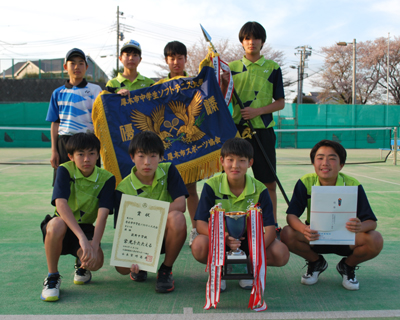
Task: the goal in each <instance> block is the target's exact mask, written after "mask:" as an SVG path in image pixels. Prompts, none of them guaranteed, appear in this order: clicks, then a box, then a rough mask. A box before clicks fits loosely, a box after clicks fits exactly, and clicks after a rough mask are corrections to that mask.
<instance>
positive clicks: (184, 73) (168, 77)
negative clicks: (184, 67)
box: [165, 71, 189, 80]
mask: <svg viewBox="0 0 400 320" xmlns="http://www.w3.org/2000/svg"><path fill="white" fill-rule="evenodd" d="M177 77H178V76H177ZM181 77H189V75H188V74H187V72H186V71H183V76H181ZM175 78H176V77H175ZM165 79H167V80H169V79H172V78H171V72H170V73H168V76H167V77H166V78H165Z"/></svg>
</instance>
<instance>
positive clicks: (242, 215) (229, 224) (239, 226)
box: [225, 211, 247, 259]
mask: <svg viewBox="0 0 400 320" xmlns="http://www.w3.org/2000/svg"><path fill="white" fill-rule="evenodd" d="M246 215H247V214H246V212H242V211H235V212H227V213H225V225H226V229H227V231H228V233H229V235H230V236H231V237H233V238H235V239H236V240H239V239H240V237H241V236H242V235H243V234H244V232H245V230H246ZM227 259H247V256H246V254H245V253H244V251H243V250H241V249H239V248H237V249H236V250H230V251H229V252H228V253H227Z"/></svg>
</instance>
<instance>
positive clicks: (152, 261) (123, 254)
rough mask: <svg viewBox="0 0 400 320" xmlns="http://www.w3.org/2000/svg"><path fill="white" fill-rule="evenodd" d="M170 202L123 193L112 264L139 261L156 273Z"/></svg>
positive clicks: (136, 262)
mask: <svg viewBox="0 0 400 320" xmlns="http://www.w3.org/2000/svg"><path fill="white" fill-rule="evenodd" d="M169 205H170V203H169V202H165V201H159V200H153V199H147V198H141V197H137V196H130V195H126V194H123V195H122V198H121V205H120V207H119V214H118V221H117V226H116V228H115V234H114V242H113V247H112V252H111V262H110V264H111V265H112V266H119V267H128V268H130V267H131V266H132V264H138V265H139V269H140V270H145V271H149V272H156V271H157V266H158V260H159V258H160V251H161V247H162V243H163V240H164V232H165V225H166V223H167V217H168V210H169Z"/></svg>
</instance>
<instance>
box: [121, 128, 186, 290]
mask: <svg viewBox="0 0 400 320" xmlns="http://www.w3.org/2000/svg"><path fill="white" fill-rule="evenodd" d="M129 154H130V156H131V159H132V161H133V162H134V163H135V166H134V167H133V168H132V173H131V174H130V175H128V176H127V177H126V178H125V179H124V180H122V181H121V182H120V184H119V185H118V187H117V190H116V196H115V198H116V201H115V217H114V218H115V225H116V222H117V220H116V219H117V218H118V209H119V205H120V203H121V196H122V194H123V193H125V194H129V195H133V196H138V197H144V198H149V199H155V200H161V201H168V202H170V203H171V204H170V206H169V211H168V217H167V225H166V227H165V234H164V243H163V247H162V249H161V253H165V259H164V262H163V263H162V264H161V266H160V268H159V270H158V272H157V282H156V291H157V292H161V293H167V292H171V291H173V290H174V289H175V286H174V278H173V276H172V266H173V264H174V262H175V260H176V258H177V257H178V255H179V252H180V251H181V249H182V246H183V244H184V243H185V240H186V219H185V216H184V214H183V213H184V212H185V210H186V203H185V197H186V196H187V190H186V187H185V184H184V183H183V180H182V177H181V176H180V174H179V172H178V170H177V169H176V167H175V166H174V165H173V164H172V163H160V161H161V158H162V157H163V156H164V144H163V142H162V140H161V139H160V138H159V137H158V136H157V135H156V134H155V133H154V132H152V131H142V132H140V133H139V134H137V135H135V136H134V137H133V139H132V141H131V143H130V145H129ZM115 268H116V269H117V271H118V272H119V273H121V274H123V275H126V274H130V277H131V279H132V280H133V281H136V282H143V281H145V280H146V279H147V272H146V271H143V270H139V267H138V265H137V264H134V265H132V267H131V268H130V269H129V268H124V267H115Z"/></svg>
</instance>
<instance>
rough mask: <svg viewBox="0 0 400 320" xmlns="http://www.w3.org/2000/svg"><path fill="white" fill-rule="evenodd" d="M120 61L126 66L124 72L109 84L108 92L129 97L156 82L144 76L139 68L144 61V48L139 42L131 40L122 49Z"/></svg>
mask: <svg viewBox="0 0 400 320" xmlns="http://www.w3.org/2000/svg"><path fill="white" fill-rule="evenodd" d="M119 61H121V63H122V64H123V65H124V72H123V73H122V74H121V73H118V75H117V76H116V77H115V78H114V79H112V80H110V81H108V82H107V84H106V86H107V90H108V91H110V92H113V93H118V94H120V95H121V96H128V95H129V92H130V91H133V90H137V89H142V88H146V87H150V86H151V85H152V84H153V83H154V81H153V80H151V79H150V78H146V77H144V76H142V75H141V74H140V73H139V72H138V71H137V67H138V66H139V63H140V62H141V61H142V48H141V47H140V44H139V42H137V41H135V40H130V41H128V42H125V43H124V45H123V46H122V48H121V52H120V56H119Z"/></svg>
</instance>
